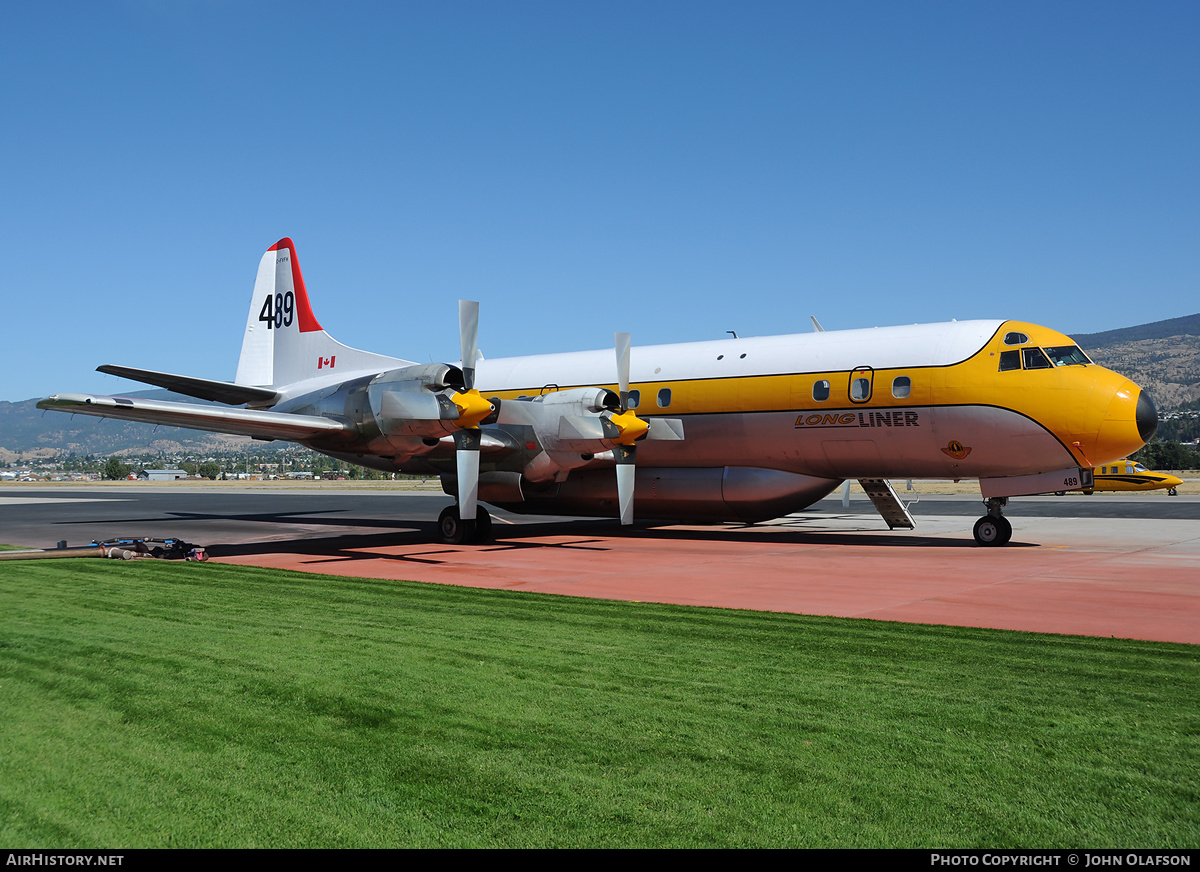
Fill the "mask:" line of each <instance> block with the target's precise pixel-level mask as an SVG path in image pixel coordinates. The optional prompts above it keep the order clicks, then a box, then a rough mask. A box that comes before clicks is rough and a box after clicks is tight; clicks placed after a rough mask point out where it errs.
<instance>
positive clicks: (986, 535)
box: [972, 497, 1012, 545]
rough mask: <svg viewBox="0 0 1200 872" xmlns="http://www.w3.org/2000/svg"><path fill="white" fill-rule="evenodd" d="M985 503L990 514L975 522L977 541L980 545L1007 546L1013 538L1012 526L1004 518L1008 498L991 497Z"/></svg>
mask: <svg viewBox="0 0 1200 872" xmlns="http://www.w3.org/2000/svg"><path fill="white" fill-rule="evenodd" d="M984 503H985V504H986V505H987V511H988V513H987V514H986V515H984V516H983V517H982V518H980V519H979V520H978V521H976V522H975V529H974V530H972V533H973V534H974V536H975V541H976V542H977V543H978V544H980V545H1007V544H1008V540H1009V539H1011V538H1012V524H1010V523H1009V522H1008V518H1006V517H1004V507H1005V506H1006V505H1008V497H990V498H988V499H986V500H984Z"/></svg>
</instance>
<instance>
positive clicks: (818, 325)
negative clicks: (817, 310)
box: [808, 315, 825, 333]
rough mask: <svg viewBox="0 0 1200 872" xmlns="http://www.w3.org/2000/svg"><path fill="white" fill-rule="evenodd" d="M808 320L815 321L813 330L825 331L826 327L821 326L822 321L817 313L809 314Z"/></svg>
mask: <svg viewBox="0 0 1200 872" xmlns="http://www.w3.org/2000/svg"><path fill="white" fill-rule="evenodd" d="M808 320H809V321H812V322H813V330H815V331H816V332H817V333H824V332H825V328H824V327H822V326H821V322H820V321H818V320H817V316H816V315H809V316H808Z"/></svg>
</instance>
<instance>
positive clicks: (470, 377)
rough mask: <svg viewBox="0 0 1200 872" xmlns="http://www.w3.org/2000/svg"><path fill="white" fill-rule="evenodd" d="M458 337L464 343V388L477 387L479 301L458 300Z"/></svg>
mask: <svg viewBox="0 0 1200 872" xmlns="http://www.w3.org/2000/svg"><path fill="white" fill-rule="evenodd" d="M458 338H459V342H460V343H461V344H462V371H463V384H464V386H465V387H464V390H468V391H469V390H471V389H473V388H474V387H475V358H476V357H477V356H478V352H479V303H477V302H475V301H474V300H459V301H458Z"/></svg>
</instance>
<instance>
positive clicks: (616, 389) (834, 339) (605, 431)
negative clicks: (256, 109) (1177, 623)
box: [38, 238, 1158, 546]
mask: <svg viewBox="0 0 1200 872" xmlns="http://www.w3.org/2000/svg"><path fill="white" fill-rule="evenodd" d="M814 320H815V319H814ZM814 326H818V325H814ZM478 331H479V308H478V303H474V302H470V301H460V302H459V335H460V346H461V347H460V351H461V364H460V365H459V366H455V365H453V364H449V363H432V364H423V363H416V362H413V361H409V360H403V359H400V358H394V357H387V356H384V355H379V354H374V353H371V352H367V351H360V350H358V349H354V348H350V347H348V346H346V345H342V344H341V343H340V342H337V341H336V340H335V339H333V338H332V337H331V336H330V335H329V334H328V333H326V332H325V330H324V329H323V328H322V327H321V325H320V323H319V322H318V321H317V319H316V316H315V315H314V314H313V310H312V307H311V305H310V302H309V296H308V292H307V289H306V286H305V283H304V278H303V275H302V273H301V271H300V265H299V262H298V260H297V258H296V248H295V245H294V244H293V243H292V241H291V239H287V238H285V239H281V240H280V241H279V242H277V243H276V244H275V245H273V246H271V247H270V248H269V249H268V250H267V252H266V253H265V254H264V255H263V257H262V260H261V261H260V263H259V267H258V273H257V276H256V280H255V284H254V291H253V295H252V297H251V302H250V311H249V314H248V316H247V319H246V328H245V332H244V334H243V340H242V349H241V355H240V357H239V360H238V367H237V373H236V375H235V377H234V380H233V381H232V382H226V381H216V380H210V379H204V378H196V377H192V376H184V375H175V374H172V373H166V372H159V371H154V370H145V369H136V368H132V367H127V366H117V365H111V364H109V365H104V366H100V367H98V368H97V369H98V370H99V371H100V372H105V373H111V374H113V375H117V376H122V377H125V378H129V379H132V380H134V381H138V382H142V383H145V384H150V385H155V386H157V387H162V388H168V389H170V390H172V391H176V392H178V393H181V394H185V395H188V396H192V397H197V398H199V399H204V400H210V401H214V402H216V403H219V404H223V406H219V405H211V406H198V405H194V404H187V403H177V402H166V401H158V400H149V399H140V398H128V397H120V396H97V395H90V394H74V393H61V394H55V395H53V396H50V397H46V398H44V399H43V400H41V401H40V402H39V403H38V407H39V408H42V409H50V410H53V411H60V412H70V413H75V414H84V415H96V416H100V417H112V418H122V419H125V420H131V421H144V422H149V423H153V424H163V425H169V426H177V427H188V428H193V429H198V430H209V431H215V432H221V433H235V434H243V435H247V436H252V437H254V438H255V439H261V440H275V439H282V440H289V441H292V442H297V443H299V444H301V445H305V446H308V447H309V448H311V449H313V450H315V451H319V452H321V453H324V454H327V455H329V456H331V457H335V458H339V459H342V460H346V461H349V462H351V463H355V464H360V465H362V466H367V467H371V468H374V469H378V470H382V471H384V472H400V473H415V474H422V475H437V476H440V478H441V481H442V487H443V490H444V491H445V492H446V493H447V494H448V495H450V496H453V497H455V504H454V505H452V506H448V507H446V509H445V510H443V511H442V513H441V516H440V517H439V519H438V531H439V534H440V537H441V539H442V540H443V541H445V542H448V543H452V544H469V543H477V542H485V541H487V540H488V539H489V536H490V528H491V516H490V515H489V513H488V511H487V509H486V508H484V507H483V506H482V505H480V503H481V502H483V503H488V504H490V505H492V506H495V507H499V508H501V509H505V510H509V511H512V512H516V513H525V514H553V515H574V516H591V517H614V516H615V517H619V518H620V521H621V524H622V525H628V524H630V523H632V522H633V520H634V519H635V518H640V519H645V520H652V519H670V520H678V521H700V522H707V523H716V522H723V521H742V522H747V523H753V522H759V521H764V520H769V519H771V518H776V517H781V516H783V515H786V514H789V513H792V512H796V511H799V510H801V509H804V508H806V507H808V506H810V505H812V504H813V503H815V502H817V501H818V500H820V499H822V498H824V497H825V496H827V495H828V494H829V493H831V492H832V491H833V490H834V489H836V488H837V487H838V486H839V485H840V484H841V483H842V482H843V481H846V480H851V479H857V480H859V481H860V482H861V483H862V485H863V487H864V488H865V489H866V490H867V492H868V494H870V495H871V498H872V500H873V502H874V503H875V506H876V508H877V509H878V510H879V511H880V513H881V515H882V516H883V518H884V520H885V521H886V522H887V524H888V526H889V528H895V527H905V528H910V529H911V528H912V527H913V526H914V524H915V522H914V521H913V519H912V517H911V515H910V514H909V512H908V511H907V508H906V507H905V505H904V504H903V503H901V502H900V500H899V498H898V496H897V495H896V492H895V491H894V489H893V488H892V487H891V484H890V483H889V481H888V479H889V478H898V479H917V478H938V479H946V478H952V479H954V480H963V479H970V480H978V481H979V486H980V493H981V496H982V497H983V500H984V504H985V507H986V513H985V514H984V515H983V517H981V518H980V519H979V520H978V521H977V522H976V523H975V526H974V529H973V536H974V538H975V541H976V542H977V543H979V544H980V545H990V546H995V545H1004V544H1006V543H1007V542H1008V541H1009V539H1010V538H1011V536H1012V525H1011V523H1010V522H1009V521H1008V519H1007V518H1006V517H1005V516H1004V513H1003V510H1004V508H1005V506H1007V504H1008V499H1009V498H1010V497H1014V496H1022V495H1031V494H1042V493H1053V492H1056V491H1060V490H1085V489H1088V488H1092V487H1094V484H1095V480H1094V478H1093V472H1094V468H1095V466H1096V465H1098V464H1104V463H1107V462H1109V461H1111V460H1113V459H1114V458H1118V457H1124V456H1125V455H1127V454H1130V453H1132V452H1133V451H1135V450H1136V449H1138V448H1140V447H1141V446H1142V445H1143V444H1145V443H1146V442H1148V441H1149V440H1150V439H1151V438H1152V437H1153V435H1154V432H1155V430H1156V428H1157V426H1158V414H1157V410H1156V408H1155V405H1154V402H1153V400H1152V399H1151V398H1150V396H1149V394H1147V393H1146V392H1144V391H1142V390H1141V389H1140V388H1139V387H1138V386H1137V385H1136V384H1134V383H1133V382H1132V381H1130V380H1129V379H1127V378H1125V377H1124V376H1121V375H1119V374H1117V373H1115V372H1112V371H1110V370H1107V369H1105V368H1104V367H1101V366H1097V365H1096V364H1094V363H1092V361H1091V360H1090V359H1089V358H1088V356H1087V355H1086V354H1084V352H1083V351H1082V350H1081V349H1080V348H1079V347H1078V346H1077V345H1076V344H1075V343H1074V342H1073V341H1072V340H1071V339H1069V338H1068V337H1067V336H1065V335H1063V334H1062V333H1058V332H1056V331H1054V330H1050V329H1048V328H1046V327H1040V326H1037V325H1035V324H1029V323H1026V322H1022V321H999V320H987V321H985V320H975V321H952V322H950V323H944V324H916V325H912V326H906V327H885V328H870V329H854V330H818V331H816V332H812V333H804V334H795V335H790V336H763V337H742V338H731V339H719V340H713V341H703V342H690V343H683V344H673V345H656V346H641V347H638V348H636V349H634V348H632V347H631V342H630V336H629V334H627V333H617V334H615V336H614V339H615V343H614V346H615V347H614V348H613V349H609V350H607V351H605V350H600V351H582V352H572V353H566V354H544V355H536V356H527V357H514V358H507V359H483V358H482V356H481V355H480V354H479V352H478Z"/></svg>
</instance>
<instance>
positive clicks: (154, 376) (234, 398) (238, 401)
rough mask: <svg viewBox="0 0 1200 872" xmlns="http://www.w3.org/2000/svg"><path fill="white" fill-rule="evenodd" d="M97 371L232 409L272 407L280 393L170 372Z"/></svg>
mask: <svg viewBox="0 0 1200 872" xmlns="http://www.w3.org/2000/svg"><path fill="white" fill-rule="evenodd" d="M96 371H97V372H106V373H108V374H109V375H119V376H120V377H121V378H127V379H131V380H133V381H137V382H142V383H143V384H147V385H154V386H155V387H159V388H166V389H167V390H169V391H175V393H177V394H183V395H184V396H188V397H196V398H197V399H201V400H212V401H214V402H217V403H226V404H228V405H230V406H240V405H242V403H249V404H250V405H252V406H269V405H271V404H272V403H274V402H275V400H276V399H277V397H278V394H277V393H276V392H275V391H273V390H271V389H270V388H256V387H252V386H250V385H237V384H233V383H232V382H223V381H210V380H209V379H206V378H193V377H192V376H190V375H173V374H171V373H169V372H155V371H154V370H152V369H134V368H133V367H129V366H116V365H114V364H111V363H106V364H104V366H98V367H96Z"/></svg>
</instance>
